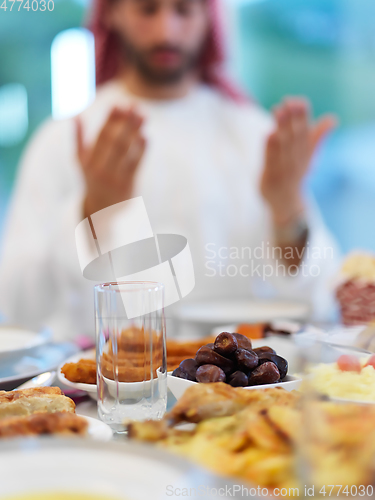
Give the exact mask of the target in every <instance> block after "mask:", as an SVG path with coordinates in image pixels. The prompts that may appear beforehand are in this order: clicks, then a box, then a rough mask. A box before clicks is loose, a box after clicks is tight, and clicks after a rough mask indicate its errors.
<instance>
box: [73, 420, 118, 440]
mask: <svg viewBox="0 0 375 500" xmlns="http://www.w3.org/2000/svg"><path fill="white" fill-rule="evenodd" d="M78 416H79V417H82V418H84V419H85V420H87V422H88V424H89V427H88V429H87V432H88V435H89V437H90V438H91V439H95V440H96V441H110V440H111V439H112V437H113V432H112V429H111V428H110V427H109V425H107V424H105V423H104V422H102V421H101V420H99V419H97V418H91V417H86V416H85V415H78Z"/></svg>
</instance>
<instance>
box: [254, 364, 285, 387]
mask: <svg viewBox="0 0 375 500" xmlns="http://www.w3.org/2000/svg"><path fill="white" fill-rule="evenodd" d="M279 380H280V372H279V370H278V369H277V366H276V365H275V363H271V361H267V362H266V363H263V364H262V365H259V366H258V368H255V370H254V371H253V372H251V373H250V375H249V385H264V384H276V382H278V381H279Z"/></svg>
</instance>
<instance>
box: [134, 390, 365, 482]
mask: <svg viewBox="0 0 375 500" xmlns="http://www.w3.org/2000/svg"><path fill="white" fill-rule="evenodd" d="M300 397H301V396H300V394H299V393H296V392H287V391H285V390H284V389H282V388H278V389H264V390H250V391H248V390H244V389H240V388H233V387H231V386H228V385H226V384H223V383H218V384H209V385H205V384H197V385H194V386H192V387H191V388H189V389H188V390H187V391H186V392H185V394H184V395H183V397H182V398H181V399H180V400H179V401H178V403H177V404H176V406H175V408H173V409H172V411H171V412H169V413H168V414H167V415H166V416H165V417H164V419H163V420H162V421H159V422H143V423H141V422H134V423H132V424H130V425H129V437H130V438H131V439H136V440H139V441H148V442H153V443H155V444H156V445H157V446H160V447H162V448H164V449H167V450H169V451H171V452H173V453H176V454H179V455H182V456H184V457H186V458H189V459H191V460H193V461H194V462H196V463H198V464H201V465H202V466H205V467H208V468H209V469H211V470H213V471H214V472H216V473H218V474H222V475H224V476H228V475H230V476H233V477H237V478H240V479H241V480H245V481H248V482H250V483H252V484H253V485H259V486H261V487H267V488H268V489H269V491H270V492H271V491H272V488H276V487H277V488H296V487H298V481H297V477H296V472H295V471H296V459H297V458H298V463H300V462H301V460H303V466H304V467H306V468H307V470H309V475H310V479H311V481H312V484H314V485H315V488H316V490H317V491H319V489H320V488H321V487H322V486H324V485H331V484H334V485H340V484H342V485H349V489H350V485H356V486H357V487H359V486H360V485H371V484H373V477H374V473H375V466H374V457H375V406H374V405H358V404H352V403H349V404H343V403H335V402H333V401H323V400H312V401H309V403H308V404H306V402H304V405H301V404H300V403H301V400H300ZM180 422H196V423H197V425H196V426H195V427H194V428H193V429H191V430H187V431H183V430H181V429H179V428H178V427H177V428H176V427H175V424H177V423H180ZM297 447H298V450H299V452H298V457H297V455H296V452H295V449H296V448H297Z"/></svg>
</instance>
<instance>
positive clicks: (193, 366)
mask: <svg viewBox="0 0 375 500" xmlns="http://www.w3.org/2000/svg"><path fill="white" fill-rule="evenodd" d="M197 368H198V366H197V362H196V361H195V359H184V360H183V361H181V363H180V369H181V371H182V372H184V373H186V374H187V376H188V378H187V380H192V381H194V382H195V378H196V373H197Z"/></svg>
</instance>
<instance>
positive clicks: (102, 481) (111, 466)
mask: <svg viewBox="0 0 375 500" xmlns="http://www.w3.org/2000/svg"><path fill="white" fill-rule="evenodd" d="M0 470H1V477H2V478H6V480H5V481H1V489H0V491H1V493H0V495H1V498H7V497H12V496H16V495H19V496H20V495H22V494H24V495H25V494H27V495H31V494H34V495H37V494H42V493H46V492H55V493H57V492H60V493H63V494H64V493H65V494H66V495H67V494H68V493H75V494H76V495H79V494H87V495H90V494H91V495H93V496H95V495H96V496H99V497H100V496H103V498H106V499H113V500H150V499H152V500H166V499H168V498H171V497H172V498H173V497H180V496H181V492H182V491H183V490H182V489H183V488H187V490H185V491H193V490H192V489H193V488H195V489H196V491H198V488H199V487H202V485H204V487H205V488H209V489H210V491H211V492H212V494H211V495H207V496H209V498H210V499H213V500H218V499H219V498H220V499H222V498H223V496H222V495H219V494H218V492H219V490H220V488H224V491H225V487H226V485H228V487H229V488H231V487H232V486H233V483H232V482H231V480H227V479H225V478H219V477H218V476H215V475H213V474H211V473H209V472H206V471H205V470H204V469H202V468H198V467H194V466H193V465H192V464H191V463H189V462H187V461H185V460H184V459H182V458H180V457H177V456H174V455H170V454H167V453H166V452H164V451H161V450H159V449H157V448H155V447H152V446H145V445H144V446H142V445H139V444H133V443H95V442H94V441H89V440H77V439H64V440H60V439H51V438H39V439H30V440H19V441H13V440H12V441H8V442H3V443H1V444H0ZM237 484H240V482H239V481H238V480H237ZM214 488H215V489H216V493H213V489H214ZM173 492H175V494H174V495H171V493H173ZM49 498H51V500H52V498H53V495H50V497H49ZM67 498H68V497H67ZM231 498H235V499H238V498H242V495H240V493H237V494H234V495H233V497H231Z"/></svg>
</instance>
